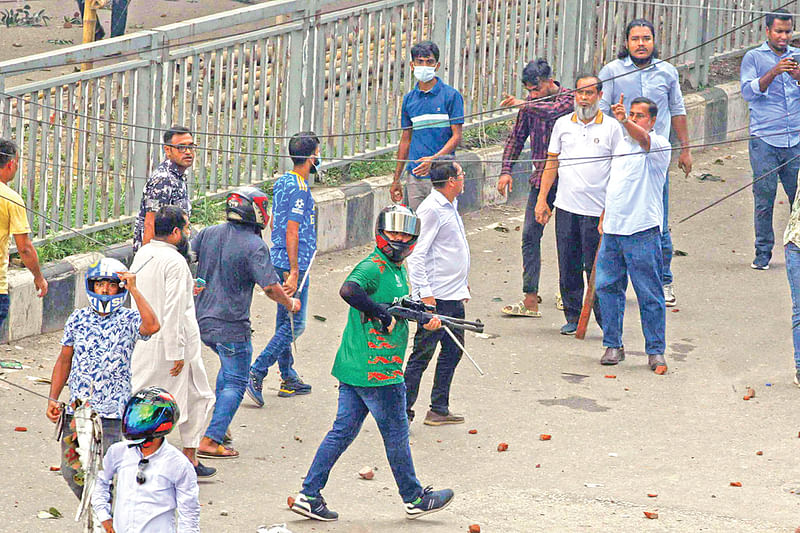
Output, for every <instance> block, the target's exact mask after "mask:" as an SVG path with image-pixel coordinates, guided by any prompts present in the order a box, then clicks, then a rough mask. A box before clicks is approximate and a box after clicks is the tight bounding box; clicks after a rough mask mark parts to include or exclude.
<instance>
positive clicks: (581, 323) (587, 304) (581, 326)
mask: <svg viewBox="0 0 800 533" xmlns="http://www.w3.org/2000/svg"><path fill="white" fill-rule="evenodd" d="M601 244H603V236H602V235H600V240H599V241H597V251H595V253H594V263H592V273H591V274H589V283H588V284H587V285H586V294H585V295H584V296H583V307H582V308H581V316H580V318H579V319H578V329H577V330H575V338H576V339H583V338H584V337H586V328H588V327H589V319H590V318H591V317H592V308H593V307H594V297H595V294H594V278H595V275H596V274H597V258H598V256H599V255H600V245H601Z"/></svg>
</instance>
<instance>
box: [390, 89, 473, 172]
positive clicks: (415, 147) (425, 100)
mask: <svg viewBox="0 0 800 533" xmlns="http://www.w3.org/2000/svg"><path fill="white" fill-rule="evenodd" d="M463 123H464V98H463V97H462V96H461V93H459V92H458V91H457V90H456V89H454V88H453V87H450V86H449V85H447V84H446V83H444V82H443V81H442V80H441V79H440V78H438V77H437V78H436V85H434V86H433V87H432V88H431V90H430V91H421V90H420V88H419V84H417V85H415V86H414V89H412V90H411V92H409V93H408V94H406V95H405V96H404V97H403V110H402V113H401V119H400V124H401V126H402V127H403V128H411V132H412V133H411V146H410V147H409V152H408V159H409V160H410V162H409V163H408V164H407V165H406V170H407V171H408V172H409V174H410V173H411V170H412V169H413V168H414V167H416V166H417V163H415V161H416V160H417V159H419V158H421V157H427V156H431V155H433V154H435V153H436V152H438V151H439V150H441V149H442V147H444V145H445V144H447V141H449V140H450V137H452V136H453V132H452V130H451V129H450V126H451V125H452V124H463ZM416 177H417V178H425V179H427V178H428V176H416Z"/></svg>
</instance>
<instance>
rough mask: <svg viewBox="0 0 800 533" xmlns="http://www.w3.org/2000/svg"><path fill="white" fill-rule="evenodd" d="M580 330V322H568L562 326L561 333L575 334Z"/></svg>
mask: <svg viewBox="0 0 800 533" xmlns="http://www.w3.org/2000/svg"><path fill="white" fill-rule="evenodd" d="M576 331H578V323H577V322H567V323H566V324H564V325H563V326H561V334H562V335H575V332H576Z"/></svg>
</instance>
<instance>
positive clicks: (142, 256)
mask: <svg viewBox="0 0 800 533" xmlns="http://www.w3.org/2000/svg"><path fill="white" fill-rule="evenodd" d="M155 215H156V216H155V221H154V225H153V228H154V235H153V239H152V240H151V241H150V242H149V243H147V244H145V245H144V246H142V247H141V248H140V249H139V251H138V252H136V255H135V256H134V258H133V263H132V264H131V270H132V271H133V272H137V271H139V269H141V272H139V275H138V279H139V283H140V284H141V288H140V292H141V293H142V294H143V295H144V296H145V298H146V299H147V301H148V302H149V303H150V305H151V307H152V308H153V311H154V312H155V314H156V316H158V317H159V318H160V319H161V322H162V326H161V331H159V332H158V333H156V334H155V335H153V336H152V337H151V338H150V339H149V340H147V341H143V342H138V343H136V347H135V348H134V350H133V357H132V360H131V387H132V389H131V390H140V389H143V388H145V387H162V388H164V389H166V390H168V391H169V392H170V393H171V394H172V395H173V396H174V397H175V400H176V401H177V402H178V406H179V407H180V412H181V417H180V419H179V420H177V421H176V423H177V425H178V428H179V429H180V433H181V441H183V453H184V455H186V457H188V458H189V460H190V461H191V462H192V464H193V465H194V470H195V472H196V473H197V477H199V478H208V477H211V476H213V475H214V474H215V473H216V469H215V468H211V467H208V466H205V465H203V464H202V463H200V462H199V461H198V460H197V456H196V451H197V446H198V444H199V443H200V438H201V437H202V436H203V430H204V429H205V427H206V420H207V418H208V415H209V414H210V413H211V409H212V408H213V407H214V392H213V391H212V390H211V388H210V387H209V385H208V376H207V375H206V369H205V367H204V366H203V360H202V358H201V357H200V352H201V344H200V328H199V327H198V325H197V318H196V316H195V308H194V298H193V296H192V289H193V287H194V279H193V276H192V273H191V271H190V270H189V265H188V264H187V263H186V260H185V258H184V255H183V254H182V253H181V252H180V250H181V248H183V249H184V250H185V249H187V248H188V243H189V220H188V218H187V217H186V215H185V214H184V212H183V210H181V209H180V208H179V207H177V206H174V205H168V206H164V207H162V208H160V209H159V210H158V211H157V212H156V214H155ZM133 307H134V309H135V308H136V304H135V302H134V305H133Z"/></svg>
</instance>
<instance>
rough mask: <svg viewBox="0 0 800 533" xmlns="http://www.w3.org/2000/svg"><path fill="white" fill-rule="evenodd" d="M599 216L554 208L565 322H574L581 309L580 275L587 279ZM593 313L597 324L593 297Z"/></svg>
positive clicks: (597, 313) (596, 302)
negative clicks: (584, 274) (577, 213)
mask: <svg viewBox="0 0 800 533" xmlns="http://www.w3.org/2000/svg"><path fill="white" fill-rule="evenodd" d="M599 223H600V217H592V216H587V215H576V214H575V213H570V212H569V211H564V210H563V209H556V247H557V248H558V278H559V281H558V285H559V288H560V289H561V300H562V301H563V302H564V316H565V317H566V319H567V322H577V321H578V319H579V318H580V316H581V307H583V290H584V283H583V273H584V272H586V279H587V281H588V279H589V276H590V275H591V273H592V265H593V264H594V257H595V253H596V252H597V246H598V244H599V243H600V232H598V231H597V225H598V224H599ZM594 313H595V315H594V316H595V319H596V320H597V323H598V324H599V323H600V320H601V316H600V304H599V302H598V300H597V298H595V300H594Z"/></svg>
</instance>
